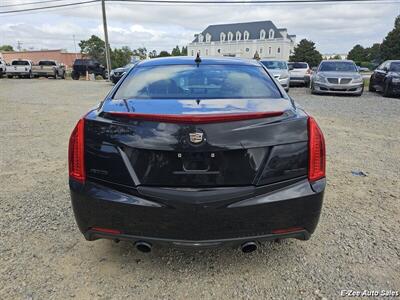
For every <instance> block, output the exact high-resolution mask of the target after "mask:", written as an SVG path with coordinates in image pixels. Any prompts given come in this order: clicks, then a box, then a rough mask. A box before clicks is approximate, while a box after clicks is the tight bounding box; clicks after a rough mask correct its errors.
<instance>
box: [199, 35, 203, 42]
mask: <svg viewBox="0 0 400 300" xmlns="http://www.w3.org/2000/svg"><path fill="white" fill-rule="evenodd" d="M203 38H204V37H203V35H202V34H201V33H200V34H199V43H202V42H203Z"/></svg>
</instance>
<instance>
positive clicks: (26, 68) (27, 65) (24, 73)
mask: <svg viewBox="0 0 400 300" xmlns="http://www.w3.org/2000/svg"><path fill="white" fill-rule="evenodd" d="M6 75H7V77H8V78H13V77H14V76H18V78H21V77H24V78H32V77H33V74H32V61H30V60H28V59H17V60H13V61H11V64H10V65H9V66H7V67H6Z"/></svg>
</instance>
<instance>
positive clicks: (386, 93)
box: [383, 81, 392, 97]
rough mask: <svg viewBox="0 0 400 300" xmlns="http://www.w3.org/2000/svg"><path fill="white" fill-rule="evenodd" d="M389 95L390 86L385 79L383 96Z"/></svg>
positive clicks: (390, 93) (390, 92) (390, 94)
mask: <svg viewBox="0 0 400 300" xmlns="http://www.w3.org/2000/svg"><path fill="white" fill-rule="evenodd" d="M390 96H392V91H391V88H390V83H389V82H388V81H387V82H386V84H385V87H384V89H383V97H390Z"/></svg>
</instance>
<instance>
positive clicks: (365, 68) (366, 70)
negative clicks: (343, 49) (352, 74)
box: [357, 66, 370, 73]
mask: <svg viewBox="0 0 400 300" xmlns="http://www.w3.org/2000/svg"><path fill="white" fill-rule="evenodd" d="M357 68H358V71H359V72H364V73H367V72H370V69H368V68H367V67H360V66H357Z"/></svg>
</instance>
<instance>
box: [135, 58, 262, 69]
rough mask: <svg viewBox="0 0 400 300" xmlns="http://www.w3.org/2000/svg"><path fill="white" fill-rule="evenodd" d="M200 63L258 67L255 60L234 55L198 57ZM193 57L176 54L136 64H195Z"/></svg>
mask: <svg viewBox="0 0 400 300" xmlns="http://www.w3.org/2000/svg"><path fill="white" fill-rule="evenodd" d="M200 58H201V62H200V64H202V65H242V66H256V67H259V66H260V65H259V63H258V61H257V60H250V59H242V58H236V57H200ZM195 59H196V58H195V57H192V56H176V57H162V58H153V59H148V60H142V61H141V62H139V64H138V66H140V67H148V66H168V65H195V64H196V62H195Z"/></svg>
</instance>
